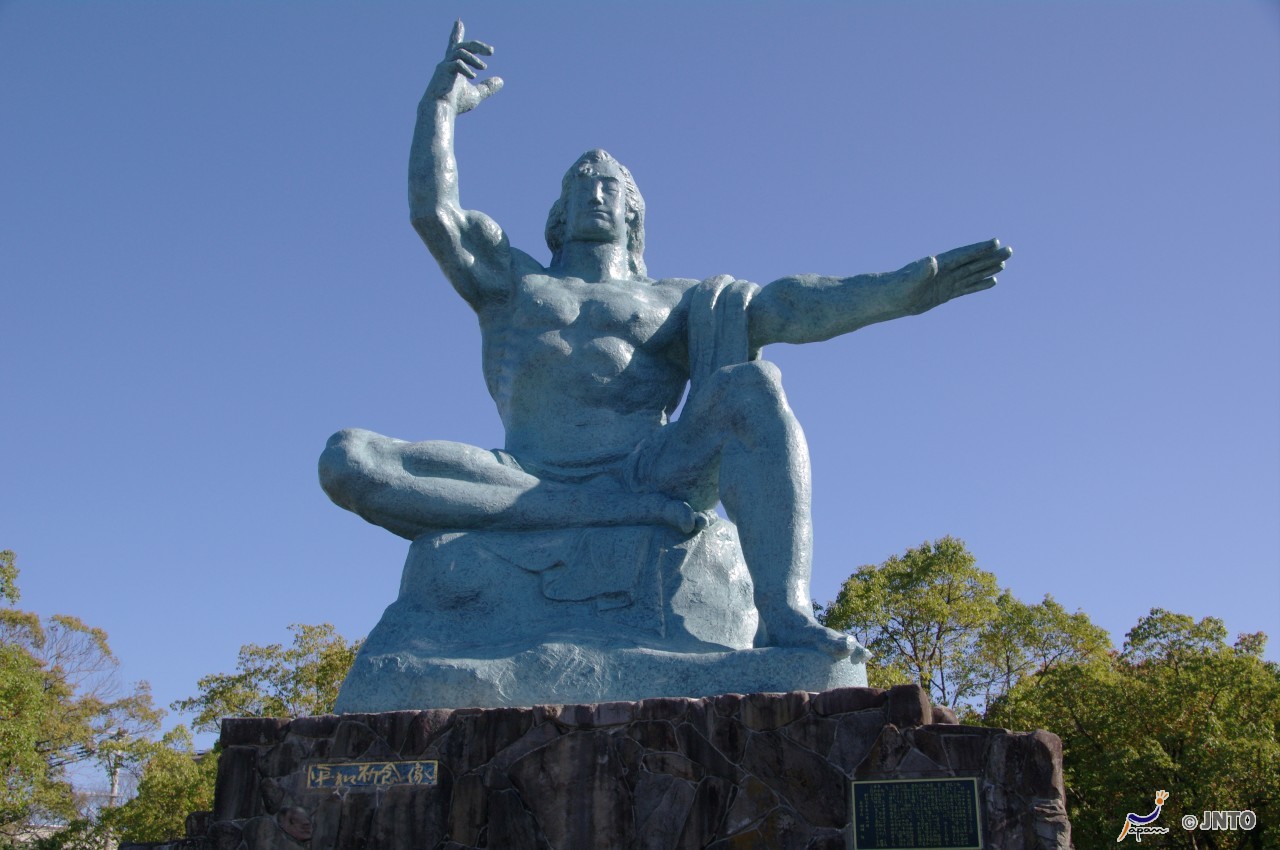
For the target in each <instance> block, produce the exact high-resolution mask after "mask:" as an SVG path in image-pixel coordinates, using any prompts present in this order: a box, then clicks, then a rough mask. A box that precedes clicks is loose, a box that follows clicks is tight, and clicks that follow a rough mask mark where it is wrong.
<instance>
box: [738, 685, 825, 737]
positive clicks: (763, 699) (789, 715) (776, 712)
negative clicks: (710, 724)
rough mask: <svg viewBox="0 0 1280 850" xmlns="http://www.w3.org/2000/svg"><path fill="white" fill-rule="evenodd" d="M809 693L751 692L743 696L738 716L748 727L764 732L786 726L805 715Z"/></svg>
mask: <svg viewBox="0 0 1280 850" xmlns="http://www.w3.org/2000/svg"><path fill="white" fill-rule="evenodd" d="M808 708H809V695H808V694H807V693H805V692H804V691H792V692H791V693H787V694H750V695H748V696H745V697H743V699H742V703H741V704H740V705H739V707H738V716H739V717H740V718H741V720H742V723H743V725H744V726H746V727H747V728H748V729H750V730H752V731H754V732H763V731H768V730H770V729H777V728H778V727H779V726H785V725H787V724H788V723H790V722H792V721H793V720H796V719H797V718H799V717H801V716H803V715H804V713H805V712H806V711H808Z"/></svg>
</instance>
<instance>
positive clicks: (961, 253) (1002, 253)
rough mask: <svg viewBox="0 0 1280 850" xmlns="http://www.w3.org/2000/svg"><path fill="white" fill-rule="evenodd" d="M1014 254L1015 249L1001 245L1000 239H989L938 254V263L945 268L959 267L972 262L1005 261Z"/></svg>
mask: <svg viewBox="0 0 1280 850" xmlns="http://www.w3.org/2000/svg"><path fill="white" fill-rule="evenodd" d="M1011 256H1013V249H1012V248H1010V247H1008V246H1007V245H1001V244H1000V240H999V239H988V240H987V241H986V242H975V243H974V244H972V245H965V246H964V247H963V248H953V249H952V250H950V251H945V252H943V253H941V254H939V255H938V258H937V259H938V265H939V267H941V268H943V269H959V268H961V267H963V266H967V265H969V264H970V263H975V262H986V261H990V260H994V261H995V262H998V263H1003V262H1004V261H1005V260H1007V259H1009V258H1010V257H1011Z"/></svg>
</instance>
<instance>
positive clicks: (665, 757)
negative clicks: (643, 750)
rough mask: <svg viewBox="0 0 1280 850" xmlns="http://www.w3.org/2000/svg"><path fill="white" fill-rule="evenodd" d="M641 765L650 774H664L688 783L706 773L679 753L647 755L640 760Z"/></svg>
mask: <svg viewBox="0 0 1280 850" xmlns="http://www.w3.org/2000/svg"><path fill="white" fill-rule="evenodd" d="M641 764H642V765H643V766H644V769H645V770H647V771H649V772H650V773H666V774H669V775H671V776H675V777H677V778H679V779H685V780H688V781H689V782H697V781H698V780H700V779H701V778H702V777H703V775H705V773H706V771H705V770H704V769H703V768H702V766H701V765H700V764H698V763H697V762H693V761H690V760H689V759H687V758H685V757H684V756H682V755H680V754H679V753H666V752H659V753H649V754H648V755H646V756H644V757H643V758H642V759H641Z"/></svg>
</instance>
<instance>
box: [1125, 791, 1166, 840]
mask: <svg viewBox="0 0 1280 850" xmlns="http://www.w3.org/2000/svg"><path fill="white" fill-rule="evenodd" d="M1168 799H1169V792H1168V791H1157V792H1156V807H1155V808H1154V809H1152V810H1151V812H1150V813H1149V814H1145V815H1138V814H1134V813H1133V812H1129V814H1127V815H1125V816H1124V829H1122V830H1120V837H1119V838H1117V839H1116V843H1117V844H1118V843H1120V842H1121V841H1124V837H1125V836H1126V835H1132V836H1133V838H1134V840H1135V841H1137V842H1138V843H1139V844H1141V843H1142V836H1144V835H1163V834H1164V833H1166V832H1168V831H1169V827H1167V826H1152V825H1151V824H1153V823H1155V821H1156V818H1158V817H1160V809H1161V807H1163V806H1164V801H1165V800H1168Z"/></svg>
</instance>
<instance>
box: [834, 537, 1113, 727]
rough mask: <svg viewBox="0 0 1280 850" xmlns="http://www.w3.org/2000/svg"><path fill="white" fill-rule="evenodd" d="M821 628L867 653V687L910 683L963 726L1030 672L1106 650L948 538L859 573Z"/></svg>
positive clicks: (1076, 618) (1086, 630)
mask: <svg viewBox="0 0 1280 850" xmlns="http://www.w3.org/2000/svg"><path fill="white" fill-rule="evenodd" d="M820 619H821V620H822V622H823V623H824V624H825V625H827V626H828V627H830V628H833V629H839V630H843V631H848V632H849V633H851V634H852V635H854V637H856V638H858V640H859V642H861V643H862V644H863V645H864V646H866V647H867V648H868V649H869V650H871V653H872V658H871V661H870V662H869V663H868V665H867V672H868V679H869V681H870V683H871V684H872V685H874V686H876V687H888V686H890V685H894V684H900V683H906V682H917V683H919V684H920V686H921V687H923V688H925V689H926V690H928V691H929V692H930V694H931V695H932V697H933V699H934V701H935V702H938V703H941V704H943V705H951V706H955V707H957V708H959V709H960V710H961V711H962V712H963V713H965V716H966V717H977V716H978V715H979V714H980V712H981V709H982V707H983V706H984V705H986V703H987V702H989V701H990V700H991V699H992V698H994V697H995V696H997V695H998V694H1000V693H1003V692H1004V691H1005V690H1007V689H1008V688H1009V687H1010V686H1011V685H1012V684H1013V683H1015V682H1016V681H1018V680H1019V679H1020V678H1021V677H1023V676H1026V675H1028V674H1030V673H1031V672H1033V671H1035V670H1038V669H1043V668H1044V667H1046V666H1049V665H1053V664H1057V663H1060V662H1062V661H1064V660H1067V659H1078V658H1084V657H1088V656H1090V655H1092V654H1095V653H1099V652H1105V651H1106V649H1108V648H1109V647H1110V642H1109V640H1108V639H1107V635H1106V632H1105V631H1103V630H1102V629H1100V628H1098V627H1097V626H1094V625H1093V624H1092V623H1090V622H1089V618H1088V617H1086V616H1085V615H1084V614H1083V613H1080V612H1077V613H1075V614H1068V613H1067V612H1066V611H1065V609H1063V608H1062V606H1061V605H1059V604H1058V603H1057V602H1055V601H1054V600H1053V598H1052V597H1049V596H1046V597H1045V598H1044V601H1042V602H1040V603H1039V604H1036V605H1027V604H1026V603H1023V602H1020V601H1018V600H1017V599H1015V598H1014V597H1013V595H1012V594H1011V593H1009V591H1007V590H1005V591H1002V590H1001V589H1000V587H999V585H998V583H997V582H996V577H995V576H994V575H993V574H992V573H989V572H987V571H985V570H982V569H979V568H978V567H977V565H976V561H975V559H974V556H973V555H972V554H971V553H970V552H969V551H968V549H967V548H966V547H965V545H964V541H962V540H957V539H956V538H953V537H943V538H941V539H940V540H936V541H934V542H932V543H930V542H925V543H923V544H921V545H920V546H918V547H916V548H914V549H908V550H907V551H906V552H905V553H904V554H903V555H902V556H897V555H895V556H892V557H890V558H889V559H888V560H887V561H885V562H884V563H883V564H880V565H879V566H871V565H867V566H862V567H859V568H858V570H857V571H856V572H855V573H854V574H853V575H852V576H850V577H849V579H848V580H847V581H846V582H845V583H844V585H843V586H842V587H841V588H840V594H839V595H838V596H837V597H836V600H835V601H834V602H832V603H831V604H830V605H828V606H826V608H825V609H824V610H823V611H822V613H821V614H820Z"/></svg>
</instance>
